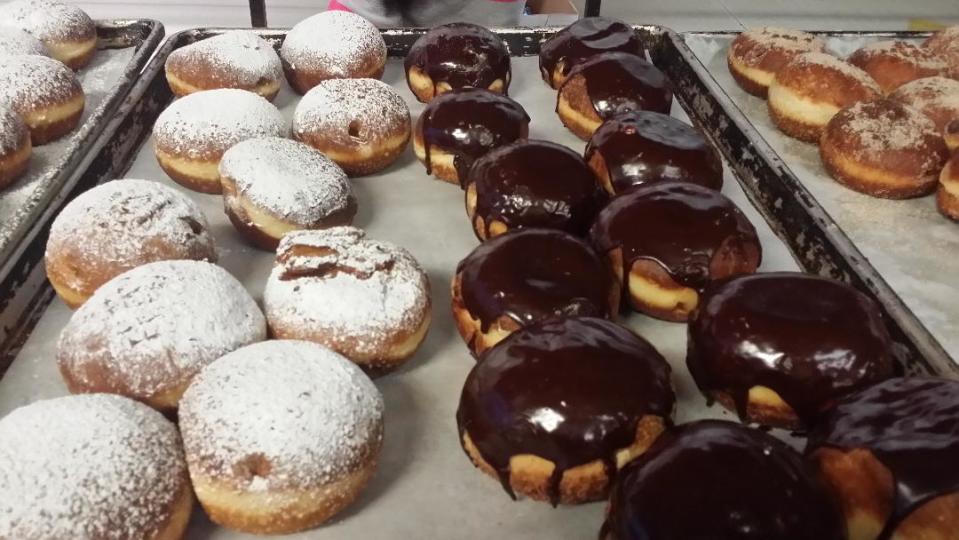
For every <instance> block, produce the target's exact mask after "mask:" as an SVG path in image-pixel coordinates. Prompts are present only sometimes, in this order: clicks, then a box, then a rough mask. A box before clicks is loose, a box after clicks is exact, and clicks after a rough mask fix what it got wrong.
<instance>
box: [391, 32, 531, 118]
mask: <svg viewBox="0 0 959 540" xmlns="http://www.w3.org/2000/svg"><path fill="white" fill-rule="evenodd" d="M404 67H405V69H406V82H407V84H409V87H410V90H412V91H413V95H415V96H416V99H418V100H419V101H420V102H422V103H428V102H429V101H430V100H431V99H433V98H434V97H436V96H438V95H440V94H445V93H446V92H449V91H450V90H459V89H461V88H485V89H486V90H489V91H490V92H497V93H500V94H507V93H508V91H509V83H510V80H511V78H512V71H511V70H510V57H509V50H507V48H506V43H504V42H503V40H502V39H500V38H499V36H497V35H496V34H494V33H492V32H490V31H489V30H487V29H486V28H483V27H482V26H478V25H475V24H471V23H465V22H457V23H450V24H444V25H440V26H436V27H434V28H432V29H431V30H430V31H429V32H427V33H425V34H423V35H422V36H420V38H419V39H417V40H416V42H415V43H413V47H411V48H410V52H409V53H408V54H407V55H406V60H405V61H404Z"/></svg>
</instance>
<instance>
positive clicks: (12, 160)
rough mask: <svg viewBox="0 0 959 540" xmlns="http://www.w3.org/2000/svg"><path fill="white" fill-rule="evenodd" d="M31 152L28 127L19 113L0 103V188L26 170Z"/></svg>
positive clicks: (10, 182)
mask: <svg viewBox="0 0 959 540" xmlns="http://www.w3.org/2000/svg"><path fill="white" fill-rule="evenodd" d="M32 153H33V147H32V146H31V144H30V129H29V128H28V127H27V125H26V124H25V123H24V122H23V120H22V119H20V115H19V114H17V113H15V112H14V111H13V109H11V108H9V107H7V106H5V105H2V104H0V189H3V188H5V187H7V186H8V185H10V184H12V183H13V181H14V180H16V179H17V178H19V177H20V175H22V174H23V173H24V172H26V170H27V167H28V166H29V165H30V155H31V154H32Z"/></svg>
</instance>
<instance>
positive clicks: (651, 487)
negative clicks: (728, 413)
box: [599, 420, 845, 540]
mask: <svg viewBox="0 0 959 540" xmlns="http://www.w3.org/2000/svg"><path fill="white" fill-rule="evenodd" d="M599 538H600V540H674V539H675V540H679V539H688V538H722V539H724V540H748V539H753V538H762V539H764V540H843V539H845V535H844V531H843V527H842V520H841V517H840V516H839V514H838V511H837V510H836V509H835V507H834V506H833V504H832V501H831V500H830V499H829V497H828V495H827V494H826V493H825V491H824V490H823V489H822V487H821V486H820V485H819V484H818V483H817V481H816V480H815V479H814V478H813V476H812V475H811V474H810V473H809V471H808V469H807V468H806V466H805V464H804V463H803V461H802V458H801V457H800V455H799V454H798V453H797V452H796V451H795V450H793V449H792V448H790V447H789V446H787V445H786V444H785V443H783V442H782V441H780V440H779V439H776V438H775V437H772V436H771V435H768V434H766V433H762V432H760V431H757V430H753V429H749V428H746V427H743V426H740V425H737V424H734V423H732V422H724V421H720V420H700V421H697V422H692V423H689V424H684V425H681V426H679V427H677V428H676V429H675V430H672V431H669V432H667V433H665V434H663V435H662V436H661V437H660V438H659V440H657V441H656V442H655V443H654V444H653V446H652V448H650V449H649V450H647V451H646V453H645V454H643V455H642V456H640V457H639V458H638V459H636V460H635V461H634V462H632V463H631V464H629V465H628V466H627V467H626V469H625V470H623V471H622V473H621V474H620V477H619V479H618V480H617V481H616V483H615V484H614V485H613V489H612V493H611V494H610V502H609V508H608V511H607V517H606V522H605V523H604V524H603V527H602V530H601V531H600V534H599Z"/></svg>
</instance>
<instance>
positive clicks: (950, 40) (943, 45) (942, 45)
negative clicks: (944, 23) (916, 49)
mask: <svg viewBox="0 0 959 540" xmlns="http://www.w3.org/2000/svg"><path fill="white" fill-rule="evenodd" d="M922 46H923V47H925V48H927V49H929V50H930V51H932V52H933V53H935V54H937V55H939V57H940V58H942V59H943V60H944V61H945V62H946V64H947V65H948V66H949V76H951V77H953V78H959V25H955V26H948V27H946V28H943V29H942V30H939V31H938V32H935V33H934V34H932V35H931V36H929V38H928V39H926V41H925V43H923V44H922Z"/></svg>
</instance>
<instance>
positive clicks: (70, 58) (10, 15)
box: [0, 0, 97, 70]
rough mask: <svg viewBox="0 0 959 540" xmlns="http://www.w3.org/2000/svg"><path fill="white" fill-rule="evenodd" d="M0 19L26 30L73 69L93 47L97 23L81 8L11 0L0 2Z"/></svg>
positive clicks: (45, 0)
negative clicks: (0, 4)
mask: <svg viewBox="0 0 959 540" xmlns="http://www.w3.org/2000/svg"><path fill="white" fill-rule="evenodd" d="M0 21H3V24H4V25H6V26H15V27H17V28H20V29H21V30H24V31H26V32H29V33H30V34H32V35H33V36H34V37H36V38H37V39H39V40H40V41H41V42H43V44H44V46H46V48H47V51H49V53H50V55H51V56H53V58H55V59H57V60H59V61H60V62H63V63H64V64H66V66H67V67H69V68H70V69H73V70H77V69H80V68H82V67H83V66H85V65H87V64H88V63H90V59H91V58H93V55H94V53H96V51H97V27H96V24H94V22H93V19H91V18H90V16H89V15H87V14H86V12H85V11H83V10H82V9H80V8H79V7H77V6H75V5H72V4H64V3H62V2H56V1H53V0H13V1H12V2H7V3H6V4H4V5H2V6H0Z"/></svg>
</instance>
